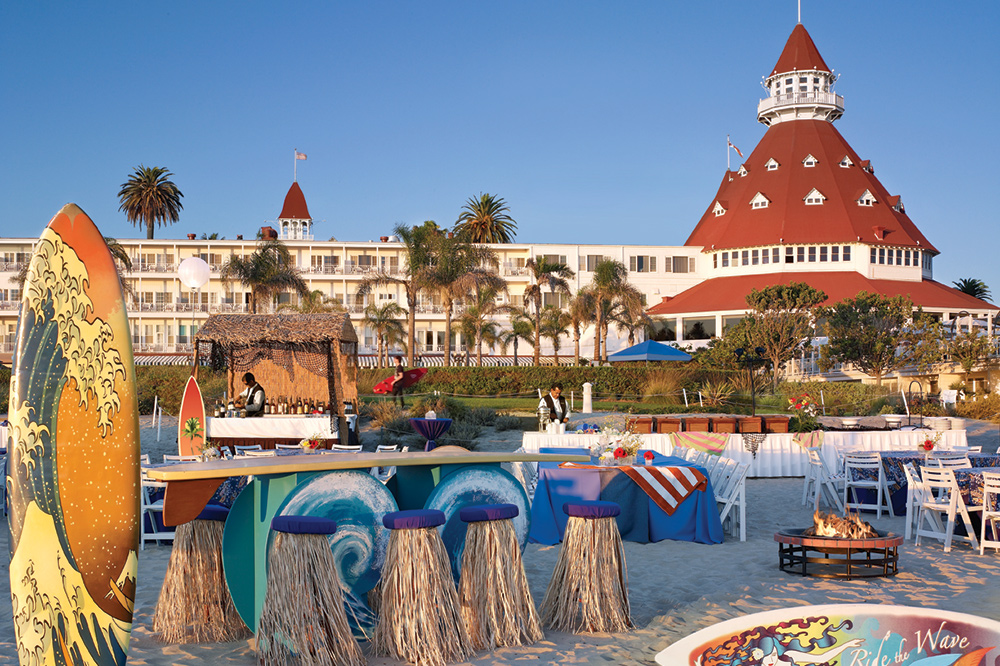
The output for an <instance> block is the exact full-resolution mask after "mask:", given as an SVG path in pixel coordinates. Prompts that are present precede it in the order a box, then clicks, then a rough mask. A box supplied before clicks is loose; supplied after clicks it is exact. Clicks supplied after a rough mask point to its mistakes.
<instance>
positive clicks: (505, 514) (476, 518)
mask: <svg viewBox="0 0 1000 666" xmlns="http://www.w3.org/2000/svg"><path fill="white" fill-rule="evenodd" d="M518 513H519V511H518V508H517V506H515V505H513V504H477V505H474V506H467V507H463V508H462V509H460V510H459V512H458V517H459V518H461V519H462V522H465V523H479V522H482V521H485V520H506V519H507V518H514V517H516V516H517V514H518Z"/></svg>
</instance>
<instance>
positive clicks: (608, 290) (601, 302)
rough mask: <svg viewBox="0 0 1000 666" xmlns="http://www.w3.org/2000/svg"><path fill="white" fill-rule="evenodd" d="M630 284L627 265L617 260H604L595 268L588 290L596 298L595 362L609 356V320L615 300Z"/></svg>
mask: <svg viewBox="0 0 1000 666" xmlns="http://www.w3.org/2000/svg"><path fill="white" fill-rule="evenodd" d="M627 284H628V269H627V268H625V264H623V263H622V262H620V261H617V260H615V259H602V260H601V261H598V262H597V265H596V266H594V275H593V277H592V278H591V282H590V284H589V285H587V290H588V291H589V292H590V293H591V294H592V295H593V298H594V312H595V313H596V316H595V317H594V321H595V333H594V361H595V362H597V361H602V360H606V359H607V356H608V348H607V341H606V340H607V336H606V331H607V327H608V319H609V317H610V315H611V313H612V303H613V301H614V299H615V298H616V297H617V296H618V295H619V294H620V293H621V292H622V291H623V289H624V287H625V285H627Z"/></svg>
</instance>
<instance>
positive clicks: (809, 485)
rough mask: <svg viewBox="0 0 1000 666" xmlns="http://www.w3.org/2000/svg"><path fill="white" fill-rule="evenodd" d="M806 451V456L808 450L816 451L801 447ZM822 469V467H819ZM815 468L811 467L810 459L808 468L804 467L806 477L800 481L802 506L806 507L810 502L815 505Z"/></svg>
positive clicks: (817, 480) (816, 486)
mask: <svg viewBox="0 0 1000 666" xmlns="http://www.w3.org/2000/svg"><path fill="white" fill-rule="evenodd" d="M802 448H804V449H805V450H806V453H807V454H808V452H809V450H810V449H812V450H816V449H815V448H813V447H802ZM818 453H819V452H818V451H817V454H818ZM820 467H822V465H820ZM816 470H817V468H816V467H813V464H812V462H811V459H810V463H809V466H808V467H806V476H805V478H804V479H803V480H802V506H806V505H807V504H809V503H810V502H813V503H815V498H816V491H817V489H818V488H819V477H818V476H817V473H816Z"/></svg>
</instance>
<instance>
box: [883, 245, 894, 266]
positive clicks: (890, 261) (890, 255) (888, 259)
mask: <svg viewBox="0 0 1000 666" xmlns="http://www.w3.org/2000/svg"><path fill="white" fill-rule="evenodd" d="M893 254H895V253H894V252H893V251H892V249H891V248H890V249H889V256H887V257H886V261H885V263H887V264H889V265H890V266H892V255H893Z"/></svg>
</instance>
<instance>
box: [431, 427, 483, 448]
mask: <svg viewBox="0 0 1000 666" xmlns="http://www.w3.org/2000/svg"><path fill="white" fill-rule="evenodd" d="M482 431H483V429H482V428H480V427H479V426H477V425H476V424H475V423H470V422H468V421H455V422H453V423H452V424H451V427H450V428H448V432H446V433H445V434H443V435H441V436H440V437H438V438H437V439H436V440H435V441H436V442H437V445H438V446H449V445H451V446H461V447H464V448H467V449H469V450H470V451H475V449H476V441H475V440H476V438H477V437H479V435H480V434H481V433H482Z"/></svg>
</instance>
